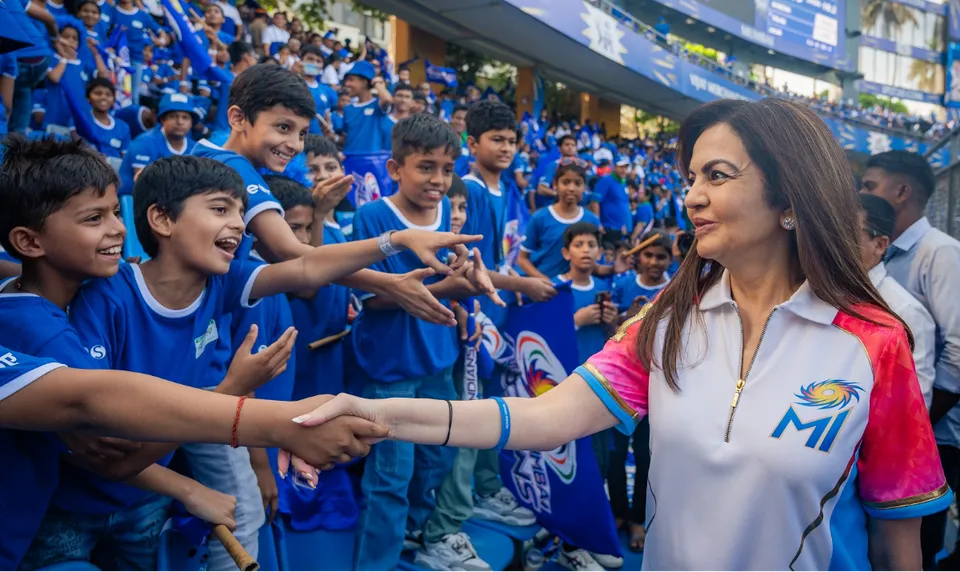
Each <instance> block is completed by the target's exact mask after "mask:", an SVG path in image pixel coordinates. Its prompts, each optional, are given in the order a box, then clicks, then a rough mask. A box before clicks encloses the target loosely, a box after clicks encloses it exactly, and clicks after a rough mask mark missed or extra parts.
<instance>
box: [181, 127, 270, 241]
mask: <svg viewBox="0 0 960 572" xmlns="http://www.w3.org/2000/svg"><path fill="white" fill-rule="evenodd" d="M191 155H194V156H196V157H207V158H209V159H213V160H215V161H219V162H221V163H223V164H224V165H226V166H228V167H230V168H231V169H233V170H234V171H236V172H237V174H238V175H240V178H242V179H243V186H244V187H245V188H246V189H247V194H248V195H249V197H250V201H249V203H248V204H247V210H246V212H245V213H244V214H243V223H244V224H250V221H251V220H253V217H255V216H257V215H258V214H260V213H262V212H263V211H267V210H271V209H273V210H277V211H279V212H280V214H281V215H282V214H283V208H282V207H281V206H280V203H279V202H277V199H275V198H274V197H273V195H272V194H271V193H270V187H269V186H267V182H266V181H264V180H263V176H262V175H261V174H260V173H258V172H257V169H256V168H254V166H253V163H251V162H250V160H249V159H247V158H246V157H244V156H243V155H240V154H239V153H235V152H233V151H229V150H227V149H224V148H223V147H219V146H217V145H214V144H213V143H211V142H210V141H208V140H206V139H203V140H201V141H199V142H198V143H197V144H196V146H194V148H193V152H192V153H191ZM245 242H246V240H245ZM246 252H249V250H247V251H246ZM240 257H241V256H240V255H239V254H238V258H240ZM243 257H245V254H244V256H243Z"/></svg>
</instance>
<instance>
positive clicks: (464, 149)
mask: <svg viewBox="0 0 960 572" xmlns="http://www.w3.org/2000/svg"><path fill="white" fill-rule="evenodd" d="M472 166H473V156H472V155H471V154H470V147H468V146H467V143H466V141H464V143H463V144H462V145H461V146H460V156H459V157H457V162H456V163H454V165H453V172H454V173H456V174H457V176H458V177H460V178H461V179H462V178H463V177H466V176H467V175H468V174H469V173H470V168H471V167H472Z"/></svg>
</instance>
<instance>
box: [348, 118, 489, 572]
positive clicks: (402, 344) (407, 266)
mask: <svg viewBox="0 0 960 572" xmlns="http://www.w3.org/2000/svg"><path fill="white" fill-rule="evenodd" d="M392 147H393V157H392V158H391V159H390V160H389V161H388V163H387V168H388V170H389V172H390V176H391V178H393V179H394V180H395V181H396V182H397V184H398V192H397V193H396V194H395V195H391V196H390V197H387V198H385V199H381V200H378V201H374V202H371V203H367V204H365V205H363V206H362V207H360V208H359V209H358V210H357V214H356V216H355V217H354V219H353V237H354V240H364V239H368V238H370V237H374V236H379V235H381V234H382V233H385V232H408V231H409V229H419V230H420V231H426V232H444V231H448V230H449V229H450V202H449V200H447V199H446V197H445V195H446V193H447V190H448V189H449V187H450V184H451V181H452V176H453V165H454V162H455V160H456V156H457V149H458V148H459V142H458V140H457V136H456V134H455V133H454V132H453V130H452V129H451V128H450V127H449V126H448V125H446V124H445V123H443V122H442V121H440V120H439V119H437V118H436V117H433V116H430V115H426V114H418V115H414V116H412V117H409V118H407V119H404V120H403V121H401V122H399V123H397V125H396V126H395V127H394V130H393V141H392ZM476 258H479V257H476ZM476 262H477V264H478V267H477V268H476V269H468V266H469V264H468V265H465V266H464V267H462V268H461V269H460V270H459V271H458V272H457V273H456V274H455V275H453V276H448V277H446V278H444V279H442V280H439V281H438V280H436V279H429V280H428V282H429V286H428V288H429V289H430V290H431V292H433V293H434V294H435V295H436V296H437V298H439V299H441V300H444V301H447V300H450V299H462V298H465V297H468V296H471V295H475V294H478V293H479V292H480V291H481V290H480V288H479V287H478V286H477V284H479V283H480V281H479V280H478V279H477V276H476V275H475V271H476V273H482V275H485V271H484V270H483V268H482V263H481V261H480V260H476ZM375 268H377V269H378V270H381V271H384V272H391V273H396V274H403V273H407V272H411V271H419V270H421V269H423V265H422V263H421V262H419V261H418V260H416V258H414V257H412V256H409V255H401V256H396V257H392V258H390V259H387V260H385V261H383V262H381V263H378V264H377V265H376V266H375ZM489 288H490V290H492V286H490V287H489ZM359 295H360V297H361V298H362V299H363V301H364V306H363V310H362V311H361V313H360V314H359V316H358V317H357V320H356V322H355V323H354V328H353V336H354V349H355V357H356V359H357V363H358V365H359V367H360V369H361V370H362V372H363V375H364V376H365V380H364V382H365V386H364V389H363V392H364V395H365V396H366V397H370V398H386V397H397V396H405V397H430V398H435V399H456V392H455V391H454V388H453V380H452V378H451V375H452V369H453V364H454V362H455V361H456V359H457V355H458V349H457V340H456V330H455V329H453V328H450V327H448V326H441V325H437V324H431V323H428V322H425V321H423V320H419V319H417V318H414V317H412V316H410V315H409V314H407V313H406V312H404V311H403V310H401V309H399V308H397V307H396V305H395V304H393V303H392V302H391V301H389V300H386V299H383V298H382V297H380V296H376V295H373V294H368V293H363V292H360V293H359ZM445 303H448V302H445ZM501 303H502V302H501ZM371 453H372V454H371V457H370V459H369V461H368V462H367V465H366V470H365V471H364V475H363V483H362V493H363V503H362V504H363V506H364V510H363V512H362V514H361V518H360V525H359V536H358V539H357V549H356V567H357V569H358V570H392V569H393V568H395V567H396V565H397V562H398V560H399V557H400V552H401V550H402V548H403V541H404V530H405V528H406V529H409V530H417V529H419V528H420V527H421V526H422V524H423V522H424V521H425V520H426V518H427V517H428V516H429V514H430V512H431V511H432V510H433V508H434V506H435V501H434V499H433V497H432V491H433V489H435V488H436V487H438V486H439V485H440V483H441V481H442V480H443V477H444V475H445V474H446V472H447V471H448V470H449V469H450V465H451V463H452V461H453V456H452V453H453V452H452V451H449V450H445V449H443V448H441V447H436V446H432V447H429V446H428V447H423V446H416V447H415V446H414V445H412V444H409V443H400V442H395V441H388V442H384V443H381V444H380V446H378V447H377V448H376V449H375V450H373V451H372V452H371Z"/></svg>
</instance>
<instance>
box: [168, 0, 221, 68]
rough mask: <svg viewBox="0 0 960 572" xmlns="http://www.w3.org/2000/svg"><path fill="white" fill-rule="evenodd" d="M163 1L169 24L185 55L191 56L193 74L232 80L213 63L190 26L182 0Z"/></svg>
mask: <svg viewBox="0 0 960 572" xmlns="http://www.w3.org/2000/svg"><path fill="white" fill-rule="evenodd" d="M161 1H162V3H163V13H164V15H166V18H167V25H168V26H170V30H171V31H172V32H173V36H174V37H175V38H176V39H177V43H179V44H180V49H182V50H183V55H184V56H185V57H187V58H190V66H191V67H192V68H193V75H195V76H198V77H205V78H207V79H208V80H210V81H230V80H231V77H230V74H228V73H227V72H225V71H224V70H222V69H220V68H218V67H217V66H215V65H214V64H213V60H211V59H210V54H209V53H208V52H207V48H206V46H205V45H204V43H203V40H201V39H200V36H198V35H197V33H196V32H194V31H193V27H192V26H190V18H188V17H187V14H186V12H185V11H184V10H183V6H182V5H181V4H180V0H161Z"/></svg>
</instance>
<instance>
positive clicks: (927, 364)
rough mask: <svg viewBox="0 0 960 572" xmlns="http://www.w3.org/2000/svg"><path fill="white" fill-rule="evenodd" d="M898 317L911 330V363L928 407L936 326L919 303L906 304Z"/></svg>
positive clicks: (931, 394)
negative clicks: (915, 370) (914, 367)
mask: <svg viewBox="0 0 960 572" xmlns="http://www.w3.org/2000/svg"><path fill="white" fill-rule="evenodd" d="M900 317H901V318H903V321H904V322H906V323H907V325H908V326H910V331H911V332H913V363H914V365H915V366H916V368H917V380H918V381H919V382H920V391H921V392H922V393H923V401H924V403H926V405H927V409H929V408H930V403H931V401H932V400H933V380H934V379H935V378H936V367H935V363H936V357H935V353H934V352H935V347H936V339H937V326H936V324H934V323H933V318H932V317H931V316H930V313H929V312H927V311H926V310H925V309H924V307H923V306H921V305H920V304H917V305H915V306H913V305H911V306H907V307H906V308H904V309H903V311H901V312H900Z"/></svg>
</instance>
